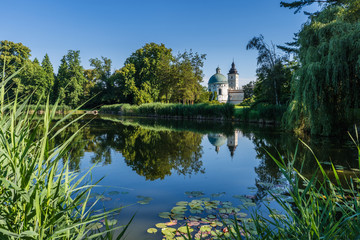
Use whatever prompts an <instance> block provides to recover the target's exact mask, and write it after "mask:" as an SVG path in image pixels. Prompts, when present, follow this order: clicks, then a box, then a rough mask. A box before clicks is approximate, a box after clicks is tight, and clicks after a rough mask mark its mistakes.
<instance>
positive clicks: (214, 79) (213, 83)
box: [208, 67, 229, 103]
mask: <svg viewBox="0 0 360 240" xmlns="http://www.w3.org/2000/svg"><path fill="white" fill-rule="evenodd" d="M208 88H209V91H210V92H213V93H215V92H216V93H217V100H218V101H219V102H221V103H226V102H227V101H228V89H229V84H228V80H227V79H226V77H225V76H224V75H222V74H221V73H220V68H219V67H217V68H216V73H215V74H214V75H212V76H211V78H210V79H209V83H208Z"/></svg>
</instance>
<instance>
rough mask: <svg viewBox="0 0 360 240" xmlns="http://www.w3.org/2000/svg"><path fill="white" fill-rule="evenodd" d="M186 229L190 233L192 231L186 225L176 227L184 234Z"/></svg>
mask: <svg viewBox="0 0 360 240" xmlns="http://www.w3.org/2000/svg"><path fill="white" fill-rule="evenodd" d="M188 230H189V232H190V233H192V232H193V231H194V229H192V228H189V227H186V226H183V227H179V228H178V231H179V232H181V233H184V234H185V233H187V231H188Z"/></svg>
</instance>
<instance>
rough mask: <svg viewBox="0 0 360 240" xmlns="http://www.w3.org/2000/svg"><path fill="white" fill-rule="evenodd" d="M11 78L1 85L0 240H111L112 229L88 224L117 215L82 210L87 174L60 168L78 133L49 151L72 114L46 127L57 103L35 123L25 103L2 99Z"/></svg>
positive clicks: (88, 188)
mask: <svg viewBox="0 0 360 240" xmlns="http://www.w3.org/2000/svg"><path fill="white" fill-rule="evenodd" d="M15 74H16V73H15ZM15 74H14V75H12V76H10V77H8V78H7V79H6V80H5V79H2V81H1V83H0V101H1V106H0V183H1V184H0V239H39V240H42V239H44V240H45V239H93V238H98V239H112V238H113V237H114V236H113V234H112V230H111V229H109V228H107V230H105V231H103V232H94V231H93V230H92V229H94V228H92V226H93V225H91V224H93V223H96V222H98V221H99V220H101V219H105V218H110V217H111V216H112V215H113V214H117V213H118V211H119V210H120V209H114V210H111V211H107V212H104V213H99V214H94V212H93V211H92V207H93V206H94V205H95V203H94V204H93V205H92V206H87V205H88V201H89V199H90V191H91V189H92V187H93V186H94V185H93V184H89V185H88V184H87V182H85V179H86V178H87V177H89V174H90V171H88V172H86V173H84V174H82V175H79V174H77V173H73V172H70V171H69V167H68V165H67V163H65V164H64V165H62V166H60V159H62V158H63V157H64V156H65V154H66V152H67V151H68V147H69V145H70V144H71V142H72V141H73V139H74V137H75V135H76V134H77V133H75V134H74V135H72V136H71V137H70V138H69V139H67V140H66V141H65V142H63V143H61V144H58V145H57V146H56V147H51V146H52V144H51V142H52V141H53V140H54V138H55V137H56V135H58V134H60V133H61V132H62V131H64V130H65V129H66V127H67V126H69V125H70V124H71V123H72V122H73V121H76V119H75V120H73V121H70V123H67V124H66V125H65V126H64V127H60V129H59V127H58V126H59V125H60V124H63V123H64V122H65V120H67V119H69V117H70V115H71V114H68V115H66V116H64V117H63V118H62V119H61V120H59V121H57V123H56V124H51V122H52V119H53V118H54V116H55V113H56V111H57V103H56V104H55V105H54V106H53V108H52V109H50V106H49V100H47V104H46V106H45V109H44V114H43V117H42V118H41V119H40V120H35V114H30V109H33V107H29V105H28V100H29V99H25V100H18V99H17V97H16V96H15V97H14V99H5V95H6V89H5V87H6V86H7V84H8V83H9V81H10V80H11V79H12V78H13V77H14V76H15ZM4 75H5V74H4V73H3V76H4ZM35 109H37V108H35ZM37 119H38V118H37ZM117 228H120V227H117ZM126 228H127V226H125V228H124V230H126ZM124 230H123V231H122V232H121V233H120V234H119V235H118V238H117V239H120V238H121V237H122V236H123V234H124Z"/></svg>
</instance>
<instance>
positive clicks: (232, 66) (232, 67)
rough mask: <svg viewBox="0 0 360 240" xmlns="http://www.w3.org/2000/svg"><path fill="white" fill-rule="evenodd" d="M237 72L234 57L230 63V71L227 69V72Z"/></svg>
mask: <svg viewBox="0 0 360 240" xmlns="http://www.w3.org/2000/svg"><path fill="white" fill-rule="evenodd" d="M234 73H235V74H238V72H237V70H236V68H235V62H234V59H233V62H232V64H231V68H230V71H229V74H234Z"/></svg>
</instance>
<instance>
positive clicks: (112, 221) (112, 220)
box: [107, 219, 118, 226]
mask: <svg viewBox="0 0 360 240" xmlns="http://www.w3.org/2000/svg"><path fill="white" fill-rule="evenodd" d="M117 222H118V221H117V220H116V219H110V220H107V225H108V226H114V225H116V224H117Z"/></svg>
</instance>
